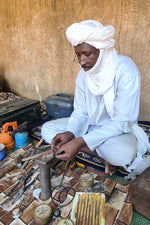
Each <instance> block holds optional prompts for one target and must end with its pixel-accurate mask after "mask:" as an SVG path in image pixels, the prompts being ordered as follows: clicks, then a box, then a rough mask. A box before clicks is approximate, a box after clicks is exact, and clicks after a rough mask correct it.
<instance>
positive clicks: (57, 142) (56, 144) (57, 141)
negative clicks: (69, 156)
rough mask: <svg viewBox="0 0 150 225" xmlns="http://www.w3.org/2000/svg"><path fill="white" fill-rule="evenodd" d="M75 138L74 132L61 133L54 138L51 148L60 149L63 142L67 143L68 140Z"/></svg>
mask: <svg viewBox="0 0 150 225" xmlns="http://www.w3.org/2000/svg"><path fill="white" fill-rule="evenodd" d="M73 138H74V135H73V133H71V132H69V131H66V132H63V133H59V134H57V135H56V136H55V137H54V138H53V140H52V145H51V148H52V149H54V148H55V149H58V148H60V147H61V146H62V145H63V144H65V143H67V142H68V141H70V140H72V139H73Z"/></svg>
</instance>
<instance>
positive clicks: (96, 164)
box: [31, 118, 150, 177]
mask: <svg viewBox="0 0 150 225" xmlns="http://www.w3.org/2000/svg"><path fill="white" fill-rule="evenodd" d="M50 119H52V118H50ZM50 119H46V120H43V121H41V123H40V124H39V125H38V126H36V127H34V128H33V129H32V133H31V137H32V138H34V139H37V140H40V139H41V126H42V124H43V123H45V122H46V121H48V120H50ZM139 126H141V127H142V128H143V130H144V131H145V132H146V133H147V135H148V137H149V138H150V122H147V121H139ZM45 144H46V143H45ZM75 160H76V161H77V162H78V163H81V164H84V165H85V166H91V167H93V168H95V169H97V170H102V171H104V164H103V162H102V161H101V160H100V159H98V158H97V157H93V156H91V155H88V154H86V153H81V152H79V153H78V154H77V156H76V158H75ZM116 174H117V175H119V176H122V177H124V176H126V175H127V174H128V173H127V171H125V170H124V169H123V168H121V167H119V168H118V170H117V172H116Z"/></svg>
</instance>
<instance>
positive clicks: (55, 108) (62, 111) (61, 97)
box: [45, 93, 74, 118]
mask: <svg viewBox="0 0 150 225" xmlns="http://www.w3.org/2000/svg"><path fill="white" fill-rule="evenodd" d="M73 101H74V98H73V97H71V96H69V95H67V94H64V93H59V94H56V95H51V96H48V97H47V98H46V100H45V104H46V107H47V113H48V115H49V116H52V117H55V118H63V117H69V116H70V115H71V113H72V111H73Z"/></svg>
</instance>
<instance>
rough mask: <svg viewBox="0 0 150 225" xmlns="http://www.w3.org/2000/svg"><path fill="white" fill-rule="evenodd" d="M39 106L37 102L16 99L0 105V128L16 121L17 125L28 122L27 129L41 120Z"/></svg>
mask: <svg viewBox="0 0 150 225" xmlns="http://www.w3.org/2000/svg"><path fill="white" fill-rule="evenodd" d="M40 109H41V106H40V102H39V101H37V100H30V99H26V98H18V99H16V100H12V101H9V102H5V103H2V104H0V127H2V125H3V124H5V123H7V122H14V121H17V123H18V125H20V124H22V123H23V122H25V121H28V122H29V123H28V124H29V127H32V126H34V125H35V124H36V123H38V122H39V121H40V119H41V111H40Z"/></svg>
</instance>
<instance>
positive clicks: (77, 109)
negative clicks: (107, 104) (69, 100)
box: [66, 72, 89, 138]
mask: <svg viewBox="0 0 150 225" xmlns="http://www.w3.org/2000/svg"><path fill="white" fill-rule="evenodd" d="M79 73H80V72H79ZM88 127H89V117H88V113H87V106H86V98H85V91H84V81H83V80H82V78H81V77H79V74H78V76H77V79H76V89H75V98H74V111H73V113H72V114H71V116H70V118H69V121H68V125H67V128H66V130H67V131H70V132H72V133H73V134H74V136H75V138H77V137H81V136H82V135H84V134H85V133H86V132H87V131H88Z"/></svg>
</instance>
